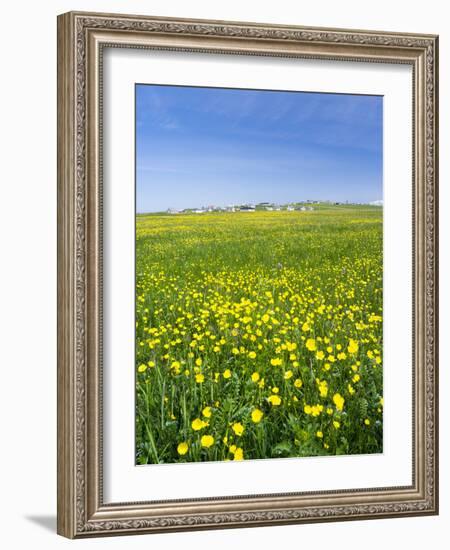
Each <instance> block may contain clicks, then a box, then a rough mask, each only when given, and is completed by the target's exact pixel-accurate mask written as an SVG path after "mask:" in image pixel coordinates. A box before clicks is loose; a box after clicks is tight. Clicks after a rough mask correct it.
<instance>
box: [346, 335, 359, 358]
mask: <svg viewBox="0 0 450 550" xmlns="http://www.w3.org/2000/svg"><path fill="white" fill-rule="evenodd" d="M358 349H359V345H358V342H357V341H356V340H353V338H350V340H349V343H348V347H347V351H348V352H349V353H352V354H353V353H357V352H358Z"/></svg>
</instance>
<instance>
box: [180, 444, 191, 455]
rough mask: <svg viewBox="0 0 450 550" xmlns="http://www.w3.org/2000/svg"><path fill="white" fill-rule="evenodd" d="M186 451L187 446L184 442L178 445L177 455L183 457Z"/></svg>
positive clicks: (187, 449)
mask: <svg viewBox="0 0 450 550" xmlns="http://www.w3.org/2000/svg"><path fill="white" fill-rule="evenodd" d="M188 451H189V445H188V444H187V443H186V442H185V441H183V442H182V443H179V444H178V447H177V452H178V454H179V455H185V454H186V453H187V452H188Z"/></svg>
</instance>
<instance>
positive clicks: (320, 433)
mask: <svg viewBox="0 0 450 550" xmlns="http://www.w3.org/2000/svg"><path fill="white" fill-rule="evenodd" d="M316 436H317V437H318V438H319V439H322V437H323V432H321V431H320V430H319V431H317V432H316Z"/></svg>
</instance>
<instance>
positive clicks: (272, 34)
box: [58, 12, 438, 538]
mask: <svg viewBox="0 0 450 550" xmlns="http://www.w3.org/2000/svg"><path fill="white" fill-rule="evenodd" d="M105 48H138V49H144V50H152V49H153V50H167V51H182V52H183V51H190V52H197V53H201V54H203V55H205V56H207V55H209V53H219V54H221V53H223V54H238V55H248V56H268V57H273V58H274V59H275V58H280V57H281V58H282V57H289V58H304V59H328V60H342V61H356V62H363V63H364V62H367V63H393V64H405V65H409V66H411V67H412V75H413V87H412V89H413V105H412V121H413V139H412V143H413V151H412V163H413V167H412V174H413V182H412V188H413V193H412V197H411V200H412V205H413V206H412V211H413V219H412V236H413V243H412V249H413V281H412V285H413V328H412V333H413V342H412V347H411V353H412V364H413V373H412V388H411V391H412V395H413V405H414V407H413V415H412V416H413V418H412V426H411V429H412V442H413V445H412V447H413V448H412V465H413V468H412V484H411V485H408V486H392V487H381V488H380V487H376V488H361V489H346V488H343V489H342V490H335V489H332V490H325V491H322V490H321V491H316V492H303V493H298V492H287V493H280V494H265V493H264V488H263V487H262V488H261V493H260V494H257V495H245V496H238V495H236V496H233V497H230V496H227V497H220V496H217V497H214V498H211V497H208V498H192V499H186V498H183V499H177V500H163V501H162V500H152V495H151V494H149V495H148V501H146V502H125V503H124V502H117V503H105V502H104V499H103V489H104V478H103V466H102V465H103V458H104V455H103V434H102V427H103V409H102V403H103V400H102V395H103V393H102V381H103V354H102V346H103V337H102V326H103V306H102V303H103V302H102V300H103V286H102V285H103V264H102V258H103V248H102V246H103V240H102V239H103V234H102V231H103V224H102V208H103V203H102V199H103V195H102V185H103V179H102V178H103V156H102V140H103V134H102V132H103V129H102V94H101V91H102V86H103V81H102V77H103V64H102V63H103V62H102V59H103V52H104V50H105ZM437 132H438V37H437V36H433V35H418V34H407V33H388V32H376V31H354V30H343V29H322V28H305V27H298V26H289V25H286V26H282V25H265V24H257V23H240V22H223V21H206V20H189V19H172V18H161V17H144V16H133V15H113V14H96V13H78V12H70V13H66V14H63V15H60V16H59V17H58V533H59V534H61V535H63V536H66V537H69V538H83V537H90V536H104V535H120V534H124V535H125V534H136V533H153V532H162V531H183V530H192V529H208V528H210V529H217V528H231V527H246V526H248V527H250V526H263V525H275V524H278V525H280V524H291V523H306V522H320V521H340V520H349V519H353V520H357V519H374V518H386V517H401V516H418V515H432V514H437V513H438V370H437V369H438V340H437V339H438V331H437V327H438V309H437V308H438V270H437V267H438V256H437V255H438V161H437V159H438V133H437ZM405 429H410V427H405ZM130 430H132V427H130ZM149 467H152V466H149Z"/></svg>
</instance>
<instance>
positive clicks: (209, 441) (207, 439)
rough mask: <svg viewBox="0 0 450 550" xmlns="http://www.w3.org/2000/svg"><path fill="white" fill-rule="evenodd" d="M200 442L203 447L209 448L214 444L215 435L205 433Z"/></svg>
mask: <svg viewBox="0 0 450 550" xmlns="http://www.w3.org/2000/svg"><path fill="white" fill-rule="evenodd" d="M200 444H201V446H202V447H206V448H207V449H208V448H209V447H211V446H212V445H214V437H213V436H212V435H203V436H202V438H201V439H200Z"/></svg>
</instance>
